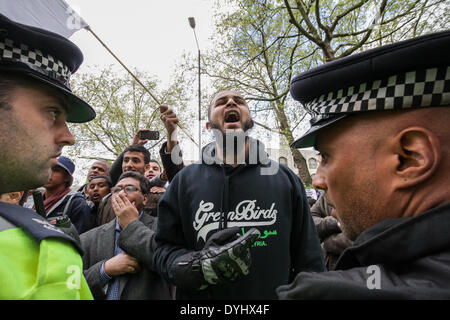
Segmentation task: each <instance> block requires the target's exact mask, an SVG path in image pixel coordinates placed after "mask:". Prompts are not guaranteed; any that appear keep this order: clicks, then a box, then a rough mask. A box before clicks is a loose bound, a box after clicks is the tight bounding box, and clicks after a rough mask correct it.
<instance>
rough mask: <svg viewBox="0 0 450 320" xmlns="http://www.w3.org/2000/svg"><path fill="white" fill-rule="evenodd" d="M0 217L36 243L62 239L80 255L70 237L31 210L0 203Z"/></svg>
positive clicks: (79, 249)
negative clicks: (22, 230)
mask: <svg viewBox="0 0 450 320" xmlns="http://www.w3.org/2000/svg"><path fill="white" fill-rule="evenodd" d="M0 217H3V218H5V219H6V220H8V221H9V222H10V223H12V224H14V225H15V226H17V227H20V228H22V229H24V230H25V231H26V232H28V233H29V234H30V235H31V236H32V237H33V238H34V239H35V240H36V241H37V242H41V241H42V240H44V239H47V238H64V239H66V240H68V241H70V242H71V243H73V244H74V246H75V247H76V249H77V250H78V251H79V252H80V254H82V252H83V250H82V249H81V247H80V245H79V244H78V243H77V242H76V241H75V240H74V239H73V238H72V237H70V236H68V235H67V234H65V233H64V232H62V231H61V230H59V229H58V228H56V227H55V226H53V225H52V224H51V223H49V222H48V221H47V220H46V219H44V218H42V217H41V216H40V215H38V214H37V213H36V212H34V211H33V210H31V209H27V208H23V207H20V206H17V205H13V204H9V203H5V202H0Z"/></svg>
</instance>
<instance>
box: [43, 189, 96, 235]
mask: <svg viewBox="0 0 450 320" xmlns="http://www.w3.org/2000/svg"><path fill="white" fill-rule="evenodd" d="M63 214H66V215H67V216H68V217H69V218H70V221H71V222H72V224H73V225H74V226H75V228H76V229H77V231H78V233H79V234H82V233H83V232H86V231H88V230H90V229H92V228H93V227H94V226H93V225H92V215H91V208H90V207H89V206H88V204H87V202H86V199H85V197H84V196H83V194H81V193H80V192H75V191H71V192H69V193H68V194H66V195H65V196H64V198H62V199H61V200H60V201H59V202H58V203H56V204H55V205H54V206H53V207H51V208H50V210H48V211H47V212H46V218H47V219H48V218H54V217H58V216H60V215H63Z"/></svg>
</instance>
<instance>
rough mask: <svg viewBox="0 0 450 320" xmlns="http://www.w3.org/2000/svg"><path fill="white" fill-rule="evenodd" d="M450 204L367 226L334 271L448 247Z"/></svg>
mask: <svg viewBox="0 0 450 320" xmlns="http://www.w3.org/2000/svg"><path fill="white" fill-rule="evenodd" d="M449 230H450V203H447V204H445V205H442V206H439V207H436V208H433V209H430V210H428V211H426V212H424V213H422V214H420V215H418V216H416V217H412V218H398V219H387V220H384V221H382V222H380V223H377V224H376V225H374V226H372V227H370V228H368V229H367V230H365V231H364V232H363V233H361V234H360V235H359V237H358V238H357V239H356V240H355V242H354V243H353V245H352V246H350V247H348V248H347V249H346V250H345V251H344V252H343V253H342V255H341V257H340V258H339V260H338V262H337V264H336V268H335V269H336V270H345V269H350V268H353V267H359V266H368V265H374V264H391V265H394V264H398V263H402V262H405V261H414V260H416V259H419V258H421V257H425V256H428V255H432V254H436V253H439V252H442V251H443V250H445V249H450V232H449Z"/></svg>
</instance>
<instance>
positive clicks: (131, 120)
mask: <svg viewBox="0 0 450 320" xmlns="http://www.w3.org/2000/svg"><path fill="white" fill-rule="evenodd" d="M134 74H135V75H136V76H137V78H138V79H139V80H140V81H141V82H142V83H143V84H144V85H145V86H146V87H147V88H148V89H149V91H150V92H152V94H153V95H155V96H156V97H157V98H158V100H160V101H161V102H162V103H164V104H168V105H169V106H176V109H175V110H176V112H177V115H178V117H179V119H180V120H181V122H183V121H182V120H183V119H186V118H187V117H189V116H190V114H189V113H188V112H185V110H186V103H187V100H186V98H185V96H184V95H183V90H184V87H183V86H181V85H179V84H178V83H177V82H175V83H174V84H173V85H172V86H171V87H170V88H169V89H167V90H159V89H158V87H157V82H156V80H155V79H154V78H152V77H151V76H149V75H148V74H146V73H142V72H139V71H134ZM72 87H73V89H74V92H75V93H76V94H77V95H78V96H79V97H81V98H82V99H83V100H85V101H86V102H88V103H89V104H90V105H91V106H92V107H93V108H94V109H95V111H96V113H97V117H96V118H95V119H94V120H93V121H91V122H88V123H85V124H71V126H70V129H71V131H72V133H73V134H74V136H75V138H76V141H77V142H76V144H75V146H74V147H72V148H70V150H69V152H70V153H71V154H72V155H75V156H77V157H80V158H93V159H96V158H104V159H115V158H116V157H117V155H119V154H120V153H121V152H122V151H123V149H125V148H126V147H127V146H128V145H130V144H131V142H132V141H133V137H134V135H135V133H136V132H137V131H138V130H139V129H151V130H158V131H160V137H161V139H160V140H159V141H149V142H148V143H147V144H146V147H147V148H149V149H150V151H151V152H153V153H154V154H157V148H159V146H160V143H161V141H162V140H164V139H165V129H164V126H163V124H162V122H161V121H160V118H159V108H158V105H157V104H156V102H155V101H154V100H153V98H152V97H151V96H150V95H149V94H148V92H147V91H146V90H145V89H144V88H143V87H142V86H141V85H140V84H139V83H137V82H136V81H135V80H134V79H133V78H132V77H131V76H130V75H129V74H128V73H125V72H122V73H117V72H114V71H112V70H111V68H107V69H104V70H100V71H99V70H97V71H96V72H89V73H84V74H76V75H75V76H74V79H73V83H72Z"/></svg>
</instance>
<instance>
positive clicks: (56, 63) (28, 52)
mask: <svg viewBox="0 0 450 320" xmlns="http://www.w3.org/2000/svg"><path fill="white" fill-rule="evenodd" d="M0 60H2V61H11V62H14V63H17V62H20V63H23V64H26V65H27V66H28V67H29V68H30V69H33V70H34V71H36V72H39V73H41V74H43V75H45V76H47V77H49V78H52V79H54V80H56V81H58V82H60V83H62V84H64V86H66V87H67V88H70V81H69V80H70V76H71V75H72V74H71V72H70V70H69V68H68V67H67V66H66V65H64V63H63V62H62V61H60V60H57V59H55V58H54V57H52V56H51V55H49V54H45V53H43V52H42V51H40V50H39V49H30V48H29V47H28V46H27V45H24V44H16V43H14V42H13V41H12V40H11V39H7V38H3V39H0Z"/></svg>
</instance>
